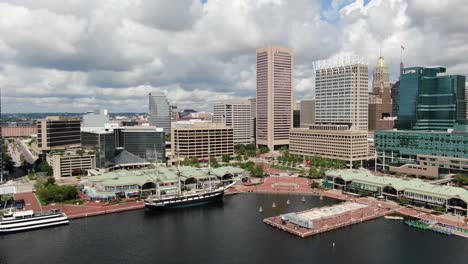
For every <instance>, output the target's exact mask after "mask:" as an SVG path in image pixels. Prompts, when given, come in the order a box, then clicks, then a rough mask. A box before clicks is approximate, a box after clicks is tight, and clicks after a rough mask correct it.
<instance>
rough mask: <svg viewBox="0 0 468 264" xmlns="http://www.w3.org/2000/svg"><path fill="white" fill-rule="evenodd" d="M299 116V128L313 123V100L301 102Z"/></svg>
mask: <svg viewBox="0 0 468 264" xmlns="http://www.w3.org/2000/svg"><path fill="white" fill-rule="evenodd" d="M300 115H301V116H300V122H301V127H304V126H307V125H311V124H314V123H315V99H306V100H302V101H301V113H300Z"/></svg>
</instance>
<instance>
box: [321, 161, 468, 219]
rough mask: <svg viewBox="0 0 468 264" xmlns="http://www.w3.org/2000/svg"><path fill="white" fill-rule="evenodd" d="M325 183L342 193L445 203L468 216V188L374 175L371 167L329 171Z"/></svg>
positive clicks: (422, 203) (430, 204) (432, 205)
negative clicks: (369, 168)
mask: <svg viewBox="0 0 468 264" xmlns="http://www.w3.org/2000/svg"><path fill="white" fill-rule="evenodd" d="M323 185H324V186H325V187H329V188H332V189H339V190H342V191H343V192H348V193H353V194H361V193H368V194H373V195H374V196H383V197H385V199H389V200H400V199H401V198H403V197H404V198H407V199H409V201H410V203H411V204H414V205H417V206H422V207H426V208H436V207H438V206H443V207H444V208H445V210H446V212H450V213H453V214H456V215H463V216H468V190H465V189H463V188H458V187H452V186H445V185H435V184H431V183H429V182H425V181H422V180H420V179H411V180H406V179H401V178H394V177H387V176H375V175H373V174H372V173H371V172H370V171H368V170H329V171H327V172H325V179H324V183H323Z"/></svg>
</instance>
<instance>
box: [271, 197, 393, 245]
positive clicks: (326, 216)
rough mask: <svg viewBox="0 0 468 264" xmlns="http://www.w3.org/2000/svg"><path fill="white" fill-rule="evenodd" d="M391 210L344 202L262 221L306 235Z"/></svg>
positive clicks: (357, 221) (356, 222) (385, 213)
mask: <svg viewBox="0 0 468 264" xmlns="http://www.w3.org/2000/svg"><path fill="white" fill-rule="evenodd" d="M392 212H393V210H391V209H389V208H385V207H379V206H375V205H371V204H364V203H356V202H345V203H341V204H337V205H333V206H326V207H320V208H313V209H310V210H306V211H302V212H297V213H288V214H283V215H279V216H274V217H270V218H266V219H264V220H263V222H264V223H265V224H268V225H270V226H273V227H276V228H278V229H281V230H283V231H286V232H289V233H291V234H293V235H296V236H299V237H308V236H313V235H316V234H320V233H325V232H328V231H331V230H335V229H338V228H342V227H346V226H351V225H354V224H358V223H362V222H365V221H368V220H372V219H376V218H378V217H382V216H384V215H387V214H390V213H392Z"/></svg>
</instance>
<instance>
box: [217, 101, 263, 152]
mask: <svg viewBox="0 0 468 264" xmlns="http://www.w3.org/2000/svg"><path fill="white" fill-rule="evenodd" d="M251 111H252V109H251V101H249V100H230V101H219V102H216V103H215V104H214V107H213V123H222V124H225V125H226V126H229V127H232V129H233V133H234V134H233V136H234V145H237V144H252V143H253V142H254V140H253V137H252V136H253V132H252V131H253V123H252V113H251Z"/></svg>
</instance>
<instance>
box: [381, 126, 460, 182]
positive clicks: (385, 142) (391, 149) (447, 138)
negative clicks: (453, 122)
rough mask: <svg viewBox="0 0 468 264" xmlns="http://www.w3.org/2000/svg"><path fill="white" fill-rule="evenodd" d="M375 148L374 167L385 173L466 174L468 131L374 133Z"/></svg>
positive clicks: (392, 131) (390, 131) (434, 175)
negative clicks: (375, 159) (375, 158)
mask: <svg viewBox="0 0 468 264" xmlns="http://www.w3.org/2000/svg"><path fill="white" fill-rule="evenodd" d="M375 148H376V155H377V161H376V166H377V168H378V169H381V170H384V171H392V172H399V173H405V174H413V175H421V176H426V177H439V175H440V174H447V173H467V172H468V132H463V131H451V132H436V131H415V130H388V131H376V132H375ZM431 167H432V168H431Z"/></svg>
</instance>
